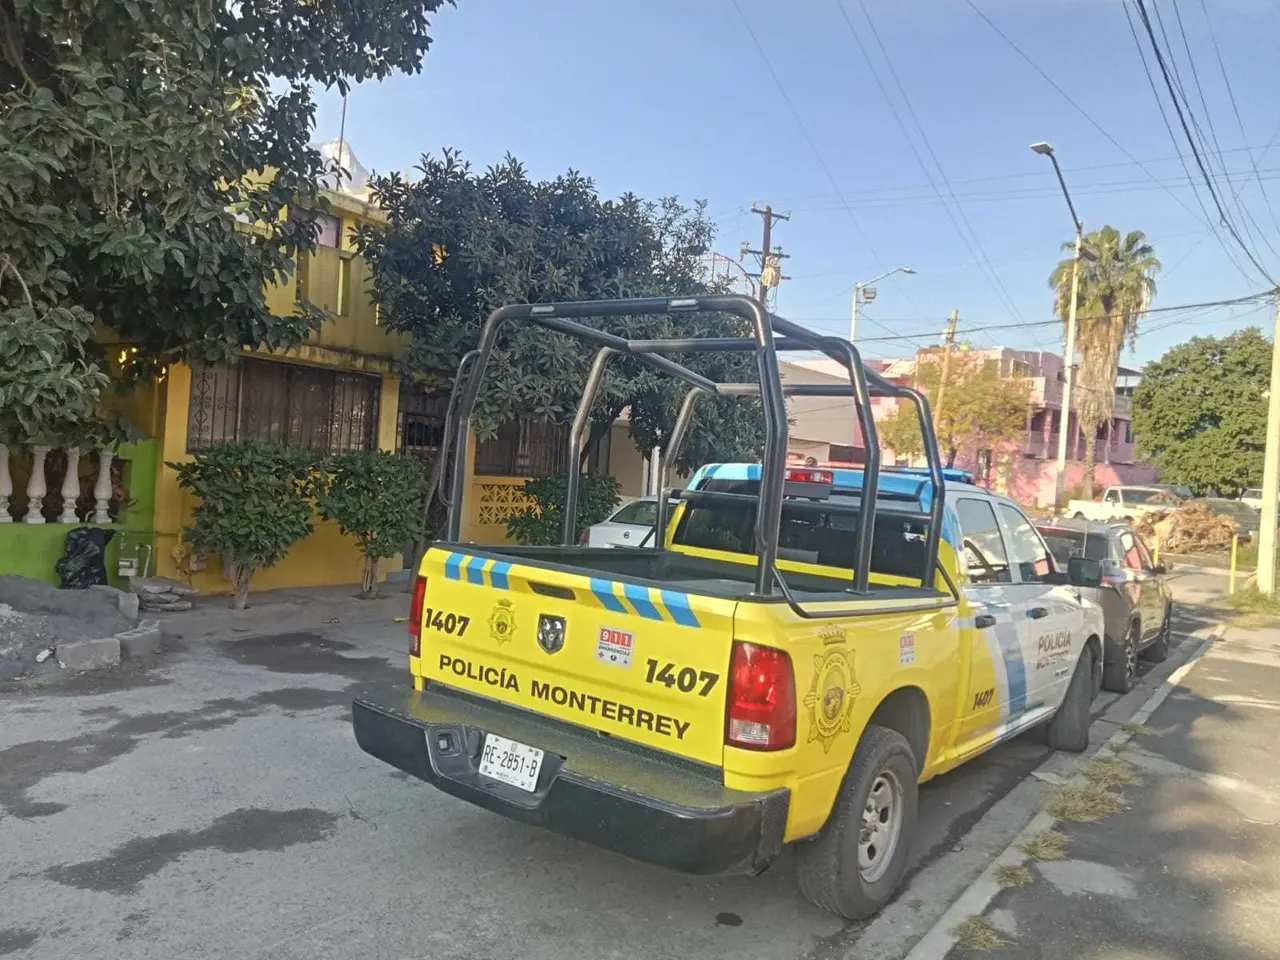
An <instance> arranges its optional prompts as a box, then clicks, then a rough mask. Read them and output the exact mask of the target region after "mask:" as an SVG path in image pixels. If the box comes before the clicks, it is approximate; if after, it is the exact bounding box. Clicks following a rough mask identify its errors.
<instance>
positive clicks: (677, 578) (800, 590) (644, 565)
mask: <svg viewBox="0 0 1280 960" xmlns="http://www.w3.org/2000/svg"><path fill="white" fill-rule="evenodd" d="M435 547H436V548H437V549H441V550H451V549H457V550H458V551H459V552H460V553H464V554H467V555H470V556H476V557H484V558H486V559H488V558H493V559H495V560H504V559H511V560H516V559H518V560H521V561H524V562H526V563H529V564H531V565H536V566H540V567H546V568H548V569H552V570H559V571H562V572H564V573H574V574H578V575H585V576H593V575H600V574H604V575H606V576H608V577H609V578H611V579H626V580H634V581H637V582H641V583H648V584H652V585H654V586H658V587H662V588H665V589H668V590H680V591H682V592H685V593H697V594H701V595H703V596H709V597H720V598H723V599H727V600H741V599H747V598H750V597H751V594H752V593H753V591H754V590H755V566H754V565H753V564H746V563H733V562H732V561H728V560H712V559H708V558H704V557H694V556H690V555H688V554H683V553H680V552H678V551H675V550H649V549H634V548H631V549H626V548H602V547H580V546H570V547H565V546H555V547H526V546H507V545H503V546H501V547H496V548H485V547H478V546H475V545H473V544H449V543H437V544H435ZM785 576H786V578H787V584H788V586H790V588H791V591H792V593H793V595H794V596H795V598H796V599H797V600H800V601H804V602H810V603H818V602H822V601H828V602H829V601H832V600H837V599H842V598H847V597H848V596H849V592H850V589H851V587H852V585H853V581H852V577H850V578H847V579H846V578H841V577H827V576H818V575H814V574H810V573H799V572H795V571H786V572H785ZM870 590H871V593H872V595H873V596H875V597H876V598H880V599H885V600H890V599H893V600H899V599H922V598H930V599H932V598H936V597H939V596H945V595H944V594H940V593H939V592H938V591H936V590H932V589H926V588H924V587H919V586H901V585H896V584H878V583H874V582H872V583H871V584H870ZM761 602H779V603H781V602H784V601H783V599H782V597H781V596H774V597H770V598H768V599H767V600H765V599H763V598H762V601H761Z"/></svg>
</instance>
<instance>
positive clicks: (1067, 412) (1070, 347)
mask: <svg viewBox="0 0 1280 960" xmlns="http://www.w3.org/2000/svg"><path fill="white" fill-rule="evenodd" d="M1031 149H1032V150H1034V151H1035V152H1036V153H1038V154H1040V155H1041V156H1045V157H1048V158H1049V159H1050V160H1051V161H1052V162H1053V172H1054V173H1056V174H1057V175H1058V183H1059V184H1061V186H1062V195H1063V196H1064V197H1066V199H1067V209H1068V210H1070V211H1071V222H1072V223H1073V224H1074V225H1075V228H1076V255H1075V258H1074V259H1073V260H1072V263H1071V303H1070V305H1069V307H1068V308H1067V350H1066V355H1065V356H1064V357H1063V358H1062V362H1063V367H1064V368H1065V369H1064V381H1065V382H1064V383H1063V385H1062V420H1061V423H1060V424H1059V425H1058V469H1057V474H1058V475H1057V477H1056V478H1055V480H1054V485H1053V510H1054V513H1055V514H1061V513H1062V508H1063V506H1064V501H1065V497H1064V493H1065V491H1066V481H1067V434H1068V433H1069V431H1068V430H1067V427H1068V425H1069V424H1070V422H1071V394H1072V388H1073V387H1074V386H1075V378H1076V372H1075V357H1076V305H1077V301H1078V300H1079V299H1080V257H1081V254H1082V252H1083V250H1084V224H1083V223H1081V222H1080V218H1079V217H1078V216H1077V215H1076V205H1075V204H1074V203H1072V202H1071V194H1070V192H1068V190H1067V181H1066V180H1064V179H1063V177H1062V168H1061V167H1060V166H1058V158H1057V156H1056V155H1055V154H1054V152H1053V144H1051V143H1046V142H1043V141H1042V142H1040V143H1033V144H1032V145H1031ZM1090 259H1092V258H1090Z"/></svg>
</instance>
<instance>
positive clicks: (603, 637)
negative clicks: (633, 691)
mask: <svg viewBox="0 0 1280 960" xmlns="http://www.w3.org/2000/svg"><path fill="white" fill-rule="evenodd" d="M635 643H636V641H635V637H633V636H632V635H631V634H629V633H627V631H625V630H614V629H613V628H612V627H601V628H600V635H599V637H598V638H597V639H596V659H597V660H599V661H600V662H601V663H607V664H610V665H611V666H615V667H629V666H631V651H632V650H633V649H634V647H635Z"/></svg>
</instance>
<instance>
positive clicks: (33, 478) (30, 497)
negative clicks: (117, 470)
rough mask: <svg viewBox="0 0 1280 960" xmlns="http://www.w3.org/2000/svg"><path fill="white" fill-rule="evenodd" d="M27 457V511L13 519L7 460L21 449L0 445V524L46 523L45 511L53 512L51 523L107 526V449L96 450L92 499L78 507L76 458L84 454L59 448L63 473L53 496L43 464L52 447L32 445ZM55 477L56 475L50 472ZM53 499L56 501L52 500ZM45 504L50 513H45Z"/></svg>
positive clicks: (109, 457) (79, 491)
mask: <svg viewBox="0 0 1280 960" xmlns="http://www.w3.org/2000/svg"><path fill="white" fill-rule="evenodd" d="M27 449H28V450H29V451H30V454H31V470H30V472H29V474H28V477H27V486H26V491H25V492H26V495H27V508H26V512H25V513H24V514H23V515H22V516H21V517H18V516H15V515H14V514H13V513H12V512H11V511H10V506H9V504H10V500H11V498H12V497H13V493H14V490H13V476H12V474H11V473H10V471H9V460H10V454H11V452H18V451H20V450H21V448H15V449H14V450H13V451H11V450H10V447H8V446H6V445H5V444H3V443H0V523H14V522H15V521H20V522H22V523H47V522H50V521H49V520H48V518H47V516H46V513H47V512H50V513H51V512H52V510H53V509H56V510H57V513H56V519H55V520H53V521H52V522H54V523H81V522H84V523H110V522H111V512H110V509H111V497H112V492H113V488H112V483H111V461H112V460H113V459H114V457H115V455H114V454H113V453H112V452H111V451H110V450H99V451H97V460H98V469H97V475H96V478H95V479H94V483H93V488H92V491H91V492H92V500H91V502H89V503H86V504H84V505H81V504H80V500H81V499H82V495H83V492H84V491H83V489H82V486H81V481H80V459H81V456H82V455H88V453H87V452H85V453H83V454H82V451H81V450H80V448H79V447H63V448H61V449H62V451H63V453H64V455H65V456H66V470H65V471H64V473H63V479H62V485H61V487H60V488H59V489H58V491H57V492H56V493H53V492H51V491H50V490H49V487H48V483H47V482H46V480H45V461H46V459H47V458H48V456H49V453H50V452H51V451H52V450H53V449H54V448H53V447H47V446H40V445H38V444H32V445H30V446H29V447H28V448H27ZM54 476H57V473H56V472H55V473H54ZM55 498H57V499H55ZM46 501H49V503H48V506H49V507H50V508H51V509H50V511H46V510H45V507H46Z"/></svg>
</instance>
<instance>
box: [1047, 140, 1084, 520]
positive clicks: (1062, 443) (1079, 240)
mask: <svg viewBox="0 0 1280 960" xmlns="http://www.w3.org/2000/svg"><path fill="white" fill-rule="evenodd" d="M1055 164H1056V161H1055ZM1083 250H1084V224H1082V223H1081V222H1080V221H1079V220H1077V221H1076V256H1075V259H1074V260H1072V261H1071V303H1070V304H1069V305H1068V307H1067V352H1066V353H1065V354H1064V355H1063V358H1062V359H1063V364H1064V369H1063V371H1062V373H1063V383H1062V420H1061V422H1060V423H1059V424H1058V469H1057V470H1056V471H1055V472H1056V474H1057V476H1056V477H1054V481H1053V513H1054V516H1061V515H1062V511H1063V509H1065V507H1066V505H1067V503H1066V489H1067V439H1068V434H1069V433H1070V431H1069V430H1068V429H1067V428H1068V427H1069V426H1070V424H1071V399H1072V394H1074V393H1075V389H1074V388H1075V381H1076V306H1077V304H1078V303H1079V301H1080V255H1081V252H1082V251H1083Z"/></svg>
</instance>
